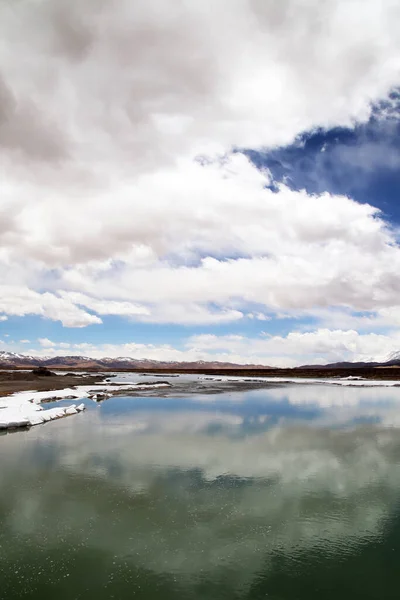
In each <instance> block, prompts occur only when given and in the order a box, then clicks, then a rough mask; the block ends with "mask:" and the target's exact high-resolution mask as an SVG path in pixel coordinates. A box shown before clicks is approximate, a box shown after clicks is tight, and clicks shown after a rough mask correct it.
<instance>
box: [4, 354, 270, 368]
mask: <svg viewBox="0 0 400 600" xmlns="http://www.w3.org/2000/svg"><path fill="white" fill-rule="evenodd" d="M37 366H44V367H47V368H49V369H90V370H103V369H104V370H110V369H111V370H112V369H126V370H130V369H132V370H141V371H147V370H163V369H168V370H174V369H179V370H187V371H190V370H199V369H205V370H208V369H209V370H212V369H241V368H246V369H248V368H251V369H265V368H268V367H265V366H263V365H237V364H234V363H228V362H217V361H215V362H212V361H211V362H210V361H202V360H200V361H196V362H173V361H158V360H149V359H146V358H144V359H136V358H131V357H128V356H119V357H117V358H107V357H105V358H99V359H95V358H89V357H88V356H43V357H37V356H29V355H26V354H17V353H15V352H4V351H0V368H7V367H8V368H29V367H37Z"/></svg>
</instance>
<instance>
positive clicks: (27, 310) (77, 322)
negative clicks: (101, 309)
mask: <svg viewBox="0 0 400 600" xmlns="http://www.w3.org/2000/svg"><path fill="white" fill-rule="evenodd" d="M0 310H2V311H4V312H6V313H8V314H9V315H15V316H19V317H22V316H25V315H40V316H43V317H46V318H48V319H52V320H55V321H61V322H62V324H63V325H64V326H66V327H86V325H91V324H96V323H101V319H100V318H99V317H97V316H96V315H91V314H90V313H87V312H85V311H84V310H81V309H80V308H78V307H77V306H75V304H73V303H72V302H71V301H69V300H67V299H64V298H60V297H58V296H56V295H55V294H52V293H49V292H45V293H38V292H35V291H33V290H30V289H28V288H27V287H22V286H21V287H18V286H9V285H0Z"/></svg>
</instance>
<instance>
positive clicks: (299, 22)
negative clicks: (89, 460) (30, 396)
mask: <svg viewBox="0 0 400 600" xmlns="http://www.w3.org/2000/svg"><path fill="white" fill-rule="evenodd" d="M399 30H400V4H399V2H398V0H385V2H378V1H377V0H324V1H321V0H285V1H284V2H276V0H229V2H228V1H227V0H213V2H205V1H204V0H179V1H178V0H177V1H176V2H173V3H166V2H164V1H163V0H146V2H132V1H129V0H107V1H106V0H85V2H84V3H83V2H81V1H80V0H57V2H55V1H54V0H18V1H13V2H10V1H9V0H0V169H1V179H0V350H4V351H14V352H23V353H27V354H34V355H38V356H51V355H61V354H68V355H72V354H79V355H85V356H93V357H103V356H111V357H112V356H115V357H116V356H131V357H133V358H151V359H155V360H173V361H176V360H181V361H192V360H220V361H230V362H236V363H240V364H242V363H243V364H250V363H253V364H254V363H256V364H264V365H272V366H295V365H301V364H318V363H320V364H322V363H329V362H336V361H338V360H355V361H359V360H385V359H386V358H388V357H389V356H392V355H393V354H394V353H396V352H399V351H400V300H399V298H400V247H399V227H400V202H399V193H400V169H399V165H400V141H399V140H400V136H399V133H400V131H399V130H400V125H399V116H400V112H399V108H400V91H399V90H400V37H399V35H398V31H399Z"/></svg>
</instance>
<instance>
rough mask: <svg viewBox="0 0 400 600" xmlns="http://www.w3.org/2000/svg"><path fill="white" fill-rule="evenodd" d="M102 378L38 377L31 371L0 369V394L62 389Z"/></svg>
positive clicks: (94, 376)
mask: <svg viewBox="0 0 400 600" xmlns="http://www.w3.org/2000/svg"><path fill="white" fill-rule="evenodd" d="M103 380H104V376H101V375H69V374H66V375H50V376H47V377H40V376H37V375H34V374H33V373H31V372H21V371H12V372H9V371H0V396H8V395H10V394H13V393H14V392H28V391H31V390H32V391H33V390H35V391H37V392H47V391H49V390H62V389H64V388H67V387H73V386H75V385H93V384H94V383H98V382H100V381H103Z"/></svg>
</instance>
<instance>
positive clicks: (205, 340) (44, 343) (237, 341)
mask: <svg viewBox="0 0 400 600" xmlns="http://www.w3.org/2000/svg"><path fill="white" fill-rule="evenodd" d="M38 341H39V344H40V346H41V347H42V349H39V350H38V349H35V348H33V349H31V350H29V353H30V354H33V355H37V356H41V355H42V356H57V355H61V356H62V355H85V356H89V357H92V358H104V357H111V358H117V357H120V356H126V357H131V358H136V359H141V358H148V359H151V360H161V361H180V362H190V361H199V360H205V361H220V362H231V363H237V364H259V365H269V366H278V367H284V366H299V365H304V364H315V363H318V364H326V363H330V362H338V361H342V360H347V361H371V360H378V361H384V360H387V359H388V358H389V357H390V355H391V354H392V353H394V352H396V351H397V350H398V348H399V347H400V330H396V331H393V332H391V333H390V334H386V335H383V334H377V333H365V334H362V333H358V332H357V331H355V330H330V329H317V330H315V331H307V332H290V333H289V334H287V335H286V336H281V335H274V336H272V335H267V334H264V335H261V336H259V337H246V336H242V335H221V336H218V335H214V334H202V335H193V336H190V337H188V338H186V340H184V344H183V346H182V347H176V346H173V345H171V344H144V343H135V342H129V343H124V344H107V343H103V344H96V345H94V344H91V343H88V342H83V343H78V344H69V343H59V342H57V343H56V342H53V341H51V340H49V339H47V338H39V340H38Z"/></svg>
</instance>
